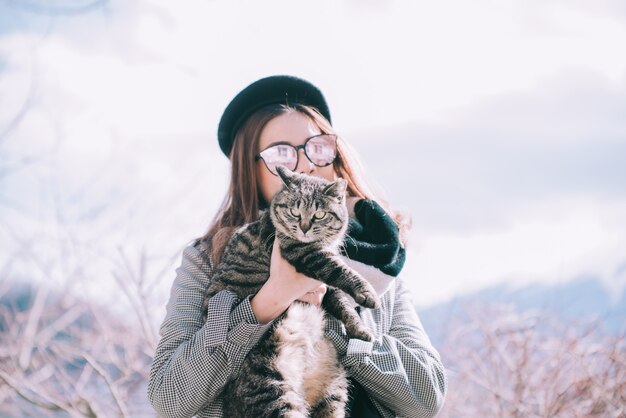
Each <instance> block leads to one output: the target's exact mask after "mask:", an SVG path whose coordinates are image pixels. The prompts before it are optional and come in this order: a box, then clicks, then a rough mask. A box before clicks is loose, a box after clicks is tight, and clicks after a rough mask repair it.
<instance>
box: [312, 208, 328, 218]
mask: <svg viewBox="0 0 626 418" xmlns="http://www.w3.org/2000/svg"><path fill="white" fill-rule="evenodd" d="M324 216H326V212H324V211H323V210H318V211H317V212H315V213H314V214H313V217H314V218H315V219H322V218H323V217H324Z"/></svg>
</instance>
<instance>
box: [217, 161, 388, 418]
mask: <svg viewBox="0 0 626 418" xmlns="http://www.w3.org/2000/svg"><path fill="white" fill-rule="evenodd" d="M277 171H278V173H279V175H280V178H281V179H282V181H283V188H282V189H281V190H280V191H279V192H278V193H276V195H275V197H274V199H273V200H272V202H271V205H270V208H269V209H268V210H267V211H264V212H262V214H261V216H260V218H259V220H258V221H256V222H253V223H250V224H247V225H244V226H243V227H241V228H240V229H239V230H237V231H236V232H235V234H234V235H233V236H232V238H231V239H230V241H229V242H228V244H227V246H226V249H225V251H224V255H223V257H222V260H221V262H220V264H219V265H218V266H217V268H216V270H215V273H214V275H213V277H212V279H211V284H210V286H209V287H208V289H207V293H206V298H205V307H206V306H208V299H209V298H210V297H212V296H213V295H215V294H216V293H217V292H219V291H221V290H230V291H233V292H235V293H236V294H237V295H238V296H239V297H241V298H245V297H247V296H249V295H253V294H255V293H256V292H257V291H258V290H259V289H260V288H261V286H262V285H263V284H264V283H265V281H266V280H267V278H268V276H269V266H270V257H271V253H272V246H273V242H274V236H276V237H277V238H278V243H279V246H280V251H281V254H282V256H283V258H285V260H287V261H288V262H289V263H290V264H292V265H293V266H294V267H295V268H296V270H297V271H298V272H300V273H303V274H305V275H306V276H309V277H312V278H315V279H317V280H320V281H322V282H324V283H326V284H328V285H329V287H328V290H327V293H326V295H325V296H324V300H323V302H322V307H323V309H322V308H320V307H317V306H314V305H310V304H307V303H303V302H298V301H296V302H294V303H293V304H292V305H291V306H290V307H289V309H288V310H287V311H286V312H285V313H284V314H283V315H281V317H279V318H278V319H277V320H275V321H274V322H273V325H272V327H271V329H270V331H268V334H267V336H266V337H265V338H264V339H262V340H261V341H260V342H259V343H258V344H257V345H256V346H255V347H254V348H253V349H252V350H251V351H250V353H249V354H248V355H247V356H246V358H245V360H244V362H243V364H242V366H241V368H240V370H239V371H238V373H237V375H236V376H235V377H234V378H233V379H232V380H231V381H230V382H229V383H228V384H227V385H226V387H225V389H224V392H223V399H224V405H223V406H224V412H225V414H226V416H229V417H293V418H295V417H344V414H345V405H346V402H347V398H348V387H347V386H348V385H347V378H346V374H345V371H344V370H343V368H342V367H341V364H340V363H339V361H338V359H337V353H336V350H335V348H334V346H333V344H332V343H331V342H330V341H329V340H327V339H326V338H325V337H324V324H325V321H326V318H325V312H326V313H328V314H330V315H333V316H335V317H336V318H338V319H339V320H341V321H342V322H343V323H344V325H345V327H346V332H347V334H348V335H349V336H351V337H356V338H360V339H363V340H366V341H371V340H372V338H373V337H372V334H371V332H370V331H369V330H368V329H367V328H366V327H365V326H364V325H363V324H362V323H361V321H360V318H359V316H358V314H357V313H356V311H355V310H354V308H352V307H351V306H350V302H349V298H348V297H347V296H346V294H345V293H344V291H345V292H346V293H348V294H350V295H351V296H352V297H353V298H354V300H355V301H356V302H357V303H358V304H360V305H362V306H364V307H367V308H374V307H376V306H378V305H379V303H380V302H379V299H378V296H377V295H376V292H375V290H374V289H373V288H372V286H371V285H370V284H369V283H368V282H367V281H366V280H364V279H363V278H362V277H361V276H360V275H359V274H358V273H357V272H355V271H354V270H352V269H350V268H349V267H347V266H346V265H345V264H344V263H343V262H342V261H341V260H340V259H339V257H338V249H339V246H340V245H341V243H342V242H343V239H344V235H345V231H346V229H347V225H348V209H347V207H346V203H345V191H346V181H345V180H343V179H338V180H337V181H336V182H334V183H333V182H329V181H327V180H324V179H321V178H318V177H311V176H307V175H305V174H297V173H292V172H290V171H289V170H287V169H286V168H283V167H278V168H277Z"/></svg>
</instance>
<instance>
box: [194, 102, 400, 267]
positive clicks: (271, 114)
mask: <svg viewBox="0 0 626 418" xmlns="http://www.w3.org/2000/svg"><path fill="white" fill-rule="evenodd" d="M289 112H300V113H302V114H304V115H306V116H307V117H308V118H309V119H311V121H313V123H314V124H315V125H317V127H318V128H319V129H320V131H321V132H322V133H327V134H335V133H336V132H335V131H334V130H333V128H332V126H331V125H330V123H329V122H328V121H327V120H326V118H324V116H322V115H321V114H320V113H319V112H318V111H317V109H315V108H314V107H311V106H305V105H300V104H290V105H282V104H277V105H270V106H266V107H264V108H262V109H260V110H258V111H256V112H255V113H254V114H252V115H251V116H250V117H249V118H248V119H247V120H246V122H245V123H244V124H243V125H242V126H241V128H239V130H238V131H237V133H236V134H235V140H234V141H233V148H232V150H231V153H230V161H231V172H230V185H229V187H228V192H227V193H226V196H225V197H224V201H223V202H222V204H221V206H220V208H219V210H218V211H217V214H216V215H215V218H214V219H213V222H212V223H211V226H210V228H209V230H208V231H207V233H206V234H205V235H204V236H203V237H202V238H201V239H200V241H201V242H202V243H203V247H204V249H205V250H206V249H208V248H211V258H212V259H213V260H214V263H215V264H218V263H219V260H220V258H221V256H222V253H223V251H224V248H225V247H226V243H227V242H228V240H229V239H230V237H231V236H232V234H233V233H234V232H235V231H236V230H237V229H238V228H239V227H241V226H242V225H244V224H247V223H250V222H254V221H256V220H257V219H258V217H259V210H260V209H263V208H264V207H265V202H264V200H263V197H262V196H261V193H260V191H259V189H258V187H257V175H256V166H257V165H256V164H255V155H256V153H257V148H258V144H259V140H260V137H261V132H263V128H265V125H266V124H267V123H268V122H269V121H270V120H272V119H273V118H275V117H277V116H280V115H282V114H285V113H289ZM333 168H334V169H335V172H336V173H337V175H338V176H339V177H341V178H343V179H345V180H346V181H347V182H348V188H347V192H346V193H347V195H348V196H355V197H359V198H363V199H372V200H375V201H377V202H378V203H379V204H380V205H381V206H382V207H383V208H384V209H385V211H386V212H387V213H388V214H389V215H390V216H391V217H392V218H393V219H394V221H395V222H396V223H397V224H398V227H399V228H400V237H401V240H402V242H403V243H404V242H405V239H404V237H405V233H406V231H407V230H408V229H409V228H410V223H411V222H410V220H409V218H408V217H407V216H406V215H404V214H399V213H394V212H392V211H391V210H390V209H389V207H388V204H387V202H386V201H383V200H381V199H379V198H378V197H376V195H375V194H374V193H373V192H372V191H371V190H370V188H369V187H368V186H367V183H366V182H365V180H364V178H363V169H362V166H361V164H360V162H359V161H358V158H357V157H356V153H355V152H354V151H353V150H352V149H351V148H350V146H349V145H348V144H347V143H346V142H344V141H343V140H342V139H341V137H338V138H337V158H336V159H335V162H334V163H333Z"/></svg>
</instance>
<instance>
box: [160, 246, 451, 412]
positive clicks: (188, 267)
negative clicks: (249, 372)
mask: <svg viewBox="0 0 626 418" xmlns="http://www.w3.org/2000/svg"><path fill="white" fill-rule="evenodd" d="M344 261H346V263H347V264H349V265H350V266H351V267H352V268H354V269H355V270H357V271H358V272H359V273H361V274H362V275H363V277H365V278H366V279H367V280H369V281H370V282H371V283H372V284H373V285H374V287H375V288H376V290H377V291H378V292H379V294H380V295H381V301H382V303H381V306H380V307H379V308H377V309H361V310H360V315H361V318H362V320H363V321H364V322H365V323H366V324H367V325H368V326H369V327H370V328H371V329H372V330H373V331H374V333H375V336H376V338H375V340H374V341H373V342H366V341H362V340H358V339H348V337H347V336H346V334H345V330H344V328H343V326H342V324H341V323H340V322H339V321H330V322H329V324H328V326H327V329H326V335H327V336H328V338H330V339H331V340H332V341H333V343H334V345H335V347H336V348H337V352H338V355H339V356H340V359H341V362H342V364H343V366H344V367H345V368H346V370H347V372H348V375H349V376H351V377H352V378H353V379H355V380H356V381H357V382H358V383H360V384H361V386H362V387H363V388H365V390H366V391H367V393H368V396H369V397H370V399H371V400H372V403H373V404H374V406H375V407H376V409H377V410H378V412H379V413H380V414H381V416H383V417H385V418H387V417H433V416H435V415H436V414H437V412H438V411H439V410H440V409H441V406H442V405H443V400H444V396H445V391H446V383H447V382H446V376H445V372H444V368H443V365H442V363H441V360H440V357H439V354H438V353H437V351H436V350H435V348H433V346H432V345H431V343H430V340H429V338H428V336H427V335H426V333H425V332H424V329H423V327H422V325H421V323H420V321H419V319H418V317H417V314H416V312H415V308H414V306H413V304H412V302H411V297H410V293H409V291H408V290H407V289H406V287H405V286H404V284H403V282H402V278H401V277H391V276H387V275H385V274H384V273H382V272H380V270H377V269H375V268H373V267H371V266H368V265H366V264H363V263H359V262H357V261H354V260H350V259H347V258H344ZM212 270H213V266H212V263H211V260H210V259H209V257H207V256H206V253H205V252H202V251H201V249H200V246H199V243H198V242H197V241H196V242H195V243H194V244H193V245H190V246H188V247H187V248H186V249H185V250H184V252H183V258H182V264H181V266H180V267H179V268H178V269H177V270H176V273H177V275H176V279H175V280H174V283H173V285H172V289H171V295H170V299H169V302H168V304H167V314H166V316H165V320H164V321H163V324H162V325H161V328H160V334H161V340H160V342H159V344H158V347H157V349H156V354H155V357H154V361H153V364H152V368H151V370H150V380H149V383H148V397H149V399H150V402H151V403H152V405H153V407H154V408H155V410H156V411H157V412H158V414H159V416H162V417H191V416H197V417H222V416H223V412H222V404H221V398H220V392H221V390H222V388H223V387H224V385H225V384H226V382H227V381H228V379H229V378H230V376H232V375H233V374H236V373H237V371H238V369H239V367H240V365H241V364H242V362H243V360H244V358H245V356H246V354H247V353H248V352H249V351H250V349H251V348H252V347H254V345H255V344H256V343H257V342H258V341H259V339H261V338H263V335H264V334H265V333H266V332H267V330H268V328H269V327H270V325H271V323H270V324H266V325H261V324H259V323H258V322H257V321H256V318H255V316H254V313H253V312H252V308H251V306H250V298H246V299H244V300H239V299H238V298H237V296H236V295H235V294H234V293H232V292H229V291H222V292H220V293H218V294H216V295H215V296H214V297H213V298H211V300H210V302H209V307H208V318H207V321H206V323H205V322H203V321H202V316H203V315H202V311H201V307H202V301H203V298H204V292H205V289H206V288H207V287H208V285H209V282H210V280H211V275H212Z"/></svg>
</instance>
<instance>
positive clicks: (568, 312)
mask: <svg viewBox="0 0 626 418" xmlns="http://www.w3.org/2000/svg"><path fill="white" fill-rule="evenodd" d="M481 305H482V306H486V305H509V306H512V307H514V308H515V309H516V310H518V311H520V312H529V311H533V312H541V313H543V314H546V315H548V316H550V317H553V318H557V319H559V320H562V321H563V322H565V323H578V322H587V321H592V320H598V321H599V322H600V323H601V324H602V325H603V326H604V327H605V329H606V330H607V331H608V332H611V333H615V332H619V331H621V330H624V328H625V327H626V320H625V319H626V289H625V290H624V291H622V293H621V295H612V294H610V292H609V290H607V288H606V287H605V286H604V285H603V284H602V283H601V282H600V280H598V279H597V278H596V277H592V276H588V277H579V278H576V279H574V280H571V281H568V282H564V283H559V284H554V285H546V284H539V283H535V284H530V285H527V286H524V287H521V288H514V287H512V286H510V285H508V284H498V285H495V286H490V287H487V288H484V289H481V290H479V291H477V292H473V293H470V294H466V295H462V296H457V297H455V298H453V299H451V300H450V301H448V302H444V303H441V304H438V305H435V306H432V307H429V308H426V309H420V308H418V314H419V316H420V319H421V320H422V323H423V325H424V328H425V329H426V331H427V332H428V335H429V336H430V338H431V339H432V340H433V343H435V344H437V343H440V342H441V341H442V340H443V337H444V334H445V332H446V330H447V327H446V324H447V323H448V322H449V321H450V320H451V319H463V318H464V317H466V309H467V307H469V306H481Z"/></svg>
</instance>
